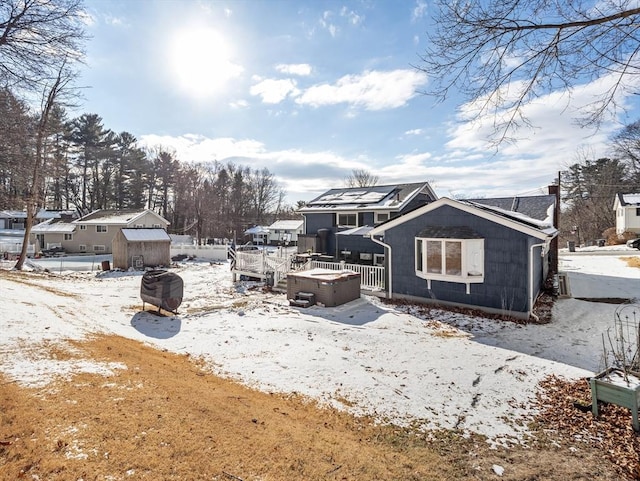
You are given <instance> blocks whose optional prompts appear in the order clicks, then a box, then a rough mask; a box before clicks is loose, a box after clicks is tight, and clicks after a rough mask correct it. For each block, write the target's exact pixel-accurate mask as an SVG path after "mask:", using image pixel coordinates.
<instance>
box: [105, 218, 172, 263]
mask: <svg viewBox="0 0 640 481" xmlns="http://www.w3.org/2000/svg"><path fill="white" fill-rule="evenodd" d="M112 249H113V267H114V268H116V269H122V270H127V269H129V268H131V267H132V268H134V269H143V268H144V267H157V266H167V265H169V264H170V263H171V237H169V234H167V231H165V230H164V229H163V228H160V227H158V228H136V229H129V228H122V229H120V230H119V231H118V232H116V235H115V237H114V238H113V242H112Z"/></svg>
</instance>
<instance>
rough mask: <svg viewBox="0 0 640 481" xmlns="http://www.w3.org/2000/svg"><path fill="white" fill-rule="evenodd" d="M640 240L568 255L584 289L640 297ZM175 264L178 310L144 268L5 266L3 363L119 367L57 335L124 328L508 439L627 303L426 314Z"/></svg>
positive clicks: (273, 376) (253, 382) (257, 373)
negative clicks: (306, 299) (513, 317)
mask: <svg viewBox="0 0 640 481" xmlns="http://www.w3.org/2000/svg"><path fill="white" fill-rule="evenodd" d="M637 252H638V251H621V252H615V251H613V252H608V255H605V256H600V255H595V254H592V253H589V252H586V253H585V252H583V253H576V254H574V255H568V254H564V255H562V256H561V262H562V267H563V268H564V269H565V270H566V271H567V272H568V275H569V277H570V280H571V287H572V289H573V290H574V296H577V297H584V298H594V297H598V298H602V297H629V298H632V297H635V296H636V295H637V293H638V292H640V269H637V268H636V269H634V268H631V267H628V266H627V265H626V264H625V262H624V260H623V259H622V257H624V256H632V255H635V256H637V255H638V254H637ZM172 271H173V272H176V273H177V274H178V275H179V276H181V277H182V278H183V280H184V299H183V302H182V304H181V306H180V313H179V314H178V315H174V316H171V317H160V316H156V315H155V314H154V313H152V312H146V311H143V310H142V302H141V300H140V297H139V292H140V282H141V277H142V273H140V272H98V273H96V272H67V271H64V272H61V273H56V274H50V275H48V276H47V277H39V276H30V275H24V279H22V280H23V281H24V282H13V281H11V280H9V278H7V277H5V276H2V277H0V311H1V312H3V316H2V318H1V319H0V330H1V332H2V333H3V335H2V336H0V371H2V372H3V373H4V374H5V375H6V376H8V378H9V379H12V380H15V381H16V382H19V383H21V384H23V385H27V386H44V385H46V384H47V383H49V382H52V381H53V380H55V379H57V378H68V377H69V376H70V375H72V374H74V373H78V372H93V373H99V374H102V375H105V376H109V375H110V373H113V372H115V371H116V370H118V369H126V366H125V365H122V364H118V363H104V362H98V361H94V360H91V359H84V358H82V355H81V353H78V354H77V355H71V356H65V358H64V359H58V358H56V357H55V356H52V355H51V349H48V348H50V347H51V346H58V345H59V346H61V347H62V348H63V349H65V350H70V349H71V347H70V344H69V340H76V339H77V340H81V339H85V338H87V337H88V336H91V335H92V334H95V333H105V334H116V335H120V336H125V337H127V338H131V339H136V340H139V341H141V342H145V343H147V344H149V345H152V346H155V347H157V348H161V349H167V350H169V351H172V352H176V353H189V354H190V355H191V356H193V357H196V358H201V359H202V360H203V361H205V362H206V363H207V364H208V365H209V366H210V368H211V369H212V370H213V371H214V372H216V373H217V374H219V375H222V376H225V377H228V378H231V379H234V380H237V381H240V382H242V383H245V384H247V385H249V386H253V387H256V388H259V389H262V390H265V391H278V392H297V393H300V394H303V395H306V396H309V397H311V398H314V399H317V400H319V401H320V402H321V403H326V404H329V405H332V406H336V407H339V408H341V409H345V410H348V411H350V412H353V413H355V414H369V415H372V416H374V417H375V418H376V419H377V420H379V421H380V422H394V423H398V424H401V425H412V426H418V427H421V428H423V429H435V428H446V429H451V428H458V429H461V430H463V431H464V432H476V433H480V434H483V435H486V436H487V437H488V439H489V440H490V442H492V443H508V442H512V441H513V442H515V441H517V440H518V439H521V438H522V435H523V434H524V433H525V432H526V425H525V424H524V423H520V422H519V420H521V418H522V416H524V415H527V414H529V413H531V410H532V408H531V404H530V402H529V401H531V400H532V398H533V396H534V395H535V392H536V389H537V384H538V382H539V381H540V380H541V379H543V378H544V377H545V376H547V375H550V374H555V375H558V376H563V377H567V378H579V377H585V376H592V375H593V374H594V373H595V372H598V370H599V369H600V367H601V366H600V357H601V355H602V348H601V345H602V341H601V335H602V333H603V332H604V331H606V329H607V328H609V327H610V326H611V325H613V313H614V312H615V309H616V307H617V306H616V305H614V304H605V303H596V302H589V301H584V300H578V299H575V298H572V299H559V300H558V301H557V302H556V305H555V307H554V311H553V314H554V318H553V322H552V323H550V324H546V325H525V326H523V325H517V324H512V323H509V322H504V321H502V322H501V321H495V320H490V319H485V318H482V317H473V316H468V315H462V314H458V313H452V312H447V311H438V310H431V311H430V314H429V315H425V314H421V313H420V310H419V309H418V308H417V307H407V308H400V307H398V308H394V307H393V306H389V305H387V304H384V303H382V302H381V301H380V300H379V299H377V298H374V297H367V296H363V297H362V298H360V299H359V300H356V301H353V302H350V303H348V304H345V305H342V306H338V307H334V308H322V307H318V306H314V307H311V308H308V309H299V308H294V307H290V306H289V305H288V302H287V299H286V296H284V295H282V294H274V293H264V292H262V291H261V289H260V288H259V286H258V285H254V284H251V283H239V284H236V285H234V284H233V283H232V282H231V273H230V270H229V265H228V264H227V263H226V262H225V263H221V264H213V265H211V264H209V263H205V262H193V263H183V264H181V265H180V266H179V267H178V268H175V269H172ZM11 279H15V275H12V276H11ZM574 281H575V284H574ZM576 293H578V294H580V295H579V296H578V295H577V294H576ZM54 352H55V351H54ZM72 352H73V350H72Z"/></svg>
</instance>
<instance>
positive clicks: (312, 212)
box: [298, 182, 437, 265]
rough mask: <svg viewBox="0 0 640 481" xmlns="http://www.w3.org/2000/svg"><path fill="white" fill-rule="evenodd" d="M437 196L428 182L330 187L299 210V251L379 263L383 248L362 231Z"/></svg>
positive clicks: (382, 261)
mask: <svg viewBox="0 0 640 481" xmlns="http://www.w3.org/2000/svg"><path fill="white" fill-rule="evenodd" d="M436 199H437V196H436V194H435V192H434V191H433V189H431V186H430V185H429V183H427V182H420V183H413V184H394V185H376V186H371V187H350V188H340V189H331V190H329V191H327V192H325V193H324V194H322V195H320V196H319V197H316V198H315V199H313V200H311V201H310V202H308V203H307V205H306V206H305V207H303V208H301V209H300V210H299V211H298V212H299V213H300V214H302V216H303V218H304V234H301V235H299V236H298V252H301V253H302V252H308V251H311V252H316V253H320V254H324V255H326V256H327V257H331V258H333V260H344V261H346V262H352V263H363V264H370V265H381V264H383V263H384V255H385V253H384V249H383V248H382V246H380V245H379V244H376V243H375V242H373V241H371V239H370V238H368V237H365V235H367V234H368V232H369V231H370V230H371V229H373V228H374V227H375V226H376V225H379V224H381V223H383V222H386V221H388V220H389V219H393V218H395V217H398V216H401V215H402V214H404V213H406V212H409V211H411V210H412V209H415V208H417V207H420V206H423V205H425V204H428V203H430V202H433V201H434V200H436Z"/></svg>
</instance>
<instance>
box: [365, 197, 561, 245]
mask: <svg viewBox="0 0 640 481" xmlns="http://www.w3.org/2000/svg"><path fill="white" fill-rule="evenodd" d="M445 205H448V206H450V207H453V208H455V209H459V210H462V211H464V212H468V213H469V214H472V215H477V216H478V217H482V218H484V219H487V220H489V221H491V222H495V223H497V224H500V225H504V226H505V227H508V228H510V229H514V230H517V231H519V232H522V233H524V234H527V235H530V236H532V237H536V238H538V239H543V240H545V239H548V238H552V237H555V236H556V235H557V234H558V231H557V230H556V228H555V227H553V225H552V223H550V222H545V221H541V220H538V219H533V218H530V217H527V216H525V215H524V214H519V213H515V212H510V211H506V210H503V209H500V208H497V207H492V206H486V205H479V204H476V203H473V202H468V201H467V202H465V201H458V200H453V199H449V198H447V197H442V198H440V199H438V200H436V201H435V202H432V203H430V204H427V205H424V206H422V207H419V208H417V209H414V210H412V211H411V212H407V213H406V214H404V215H401V216H399V217H395V218H393V219H390V220H388V221H387V222H384V223H382V224H380V225H379V226H377V227H374V228H373V229H372V230H371V231H370V232H369V235H370V236H373V235H383V234H384V232H385V231H387V230H389V229H392V228H394V227H397V226H399V225H401V224H403V223H405V222H406V221H408V220H411V219H415V218H416V217H420V216H421V215H424V214H426V213H428V212H431V211H433V210H436V209H439V208H440V207H442V206H445Z"/></svg>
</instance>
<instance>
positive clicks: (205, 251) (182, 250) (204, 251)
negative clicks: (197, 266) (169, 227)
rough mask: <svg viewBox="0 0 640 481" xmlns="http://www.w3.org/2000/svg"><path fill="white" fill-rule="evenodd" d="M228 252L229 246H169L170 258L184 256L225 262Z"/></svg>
mask: <svg viewBox="0 0 640 481" xmlns="http://www.w3.org/2000/svg"><path fill="white" fill-rule="evenodd" d="M228 251H229V246H226V245H203V246H194V245H190V244H171V257H173V256H175V255H178V254H185V255H188V256H195V257H200V258H202V259H209V260H212V261H226V260H227V252H228Z"/></svg>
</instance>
